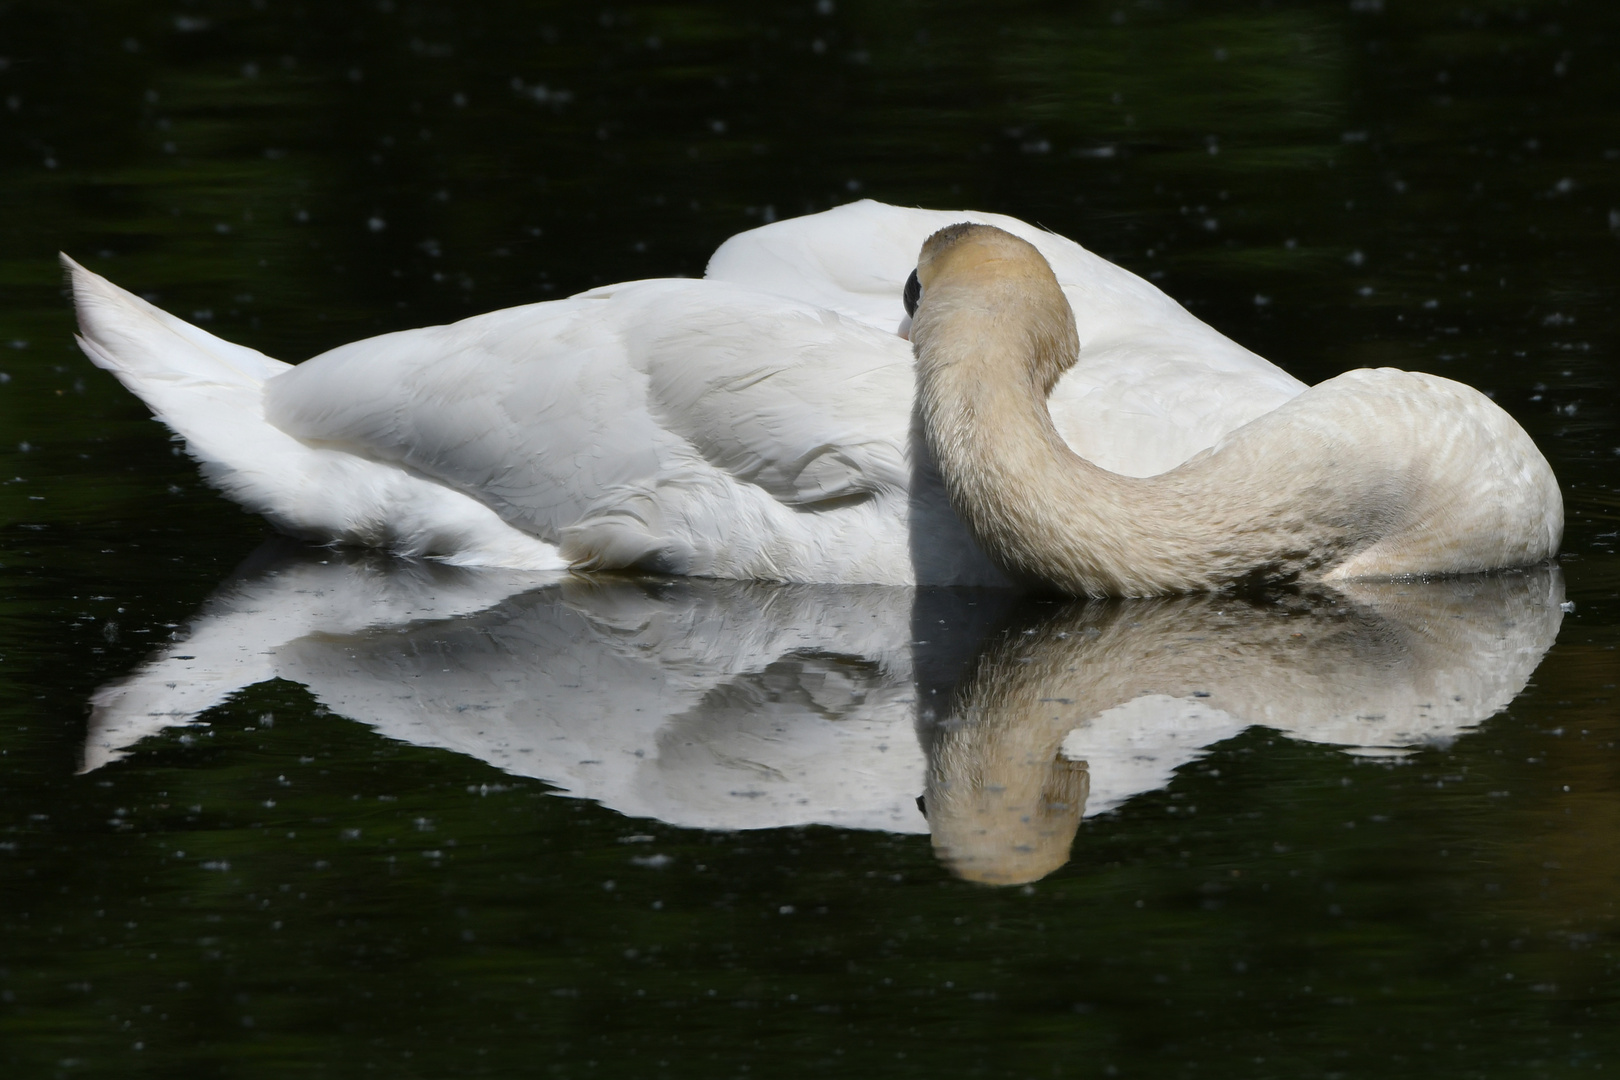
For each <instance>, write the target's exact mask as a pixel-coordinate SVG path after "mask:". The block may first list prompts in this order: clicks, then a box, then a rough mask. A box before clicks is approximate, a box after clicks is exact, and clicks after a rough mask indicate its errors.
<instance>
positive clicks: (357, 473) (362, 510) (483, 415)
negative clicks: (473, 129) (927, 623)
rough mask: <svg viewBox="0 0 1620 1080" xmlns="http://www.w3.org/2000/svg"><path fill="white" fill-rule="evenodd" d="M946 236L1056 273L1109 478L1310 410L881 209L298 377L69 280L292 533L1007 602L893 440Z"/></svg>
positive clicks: (1282, 392)
mask: <svg viewBox="0 0 1620 1080" xmlns="http://www.w3.org/2000/svg"><path fill="white" fill-rule="evenodd" d="M964 220H972V221H980V222H985V223H991V224H996V225H999V226H1001V227H1002V228H1005V229H1007V230H1009V231H1012V232H1014V233H1016V234H1018V235H1020V236H1023V237H1026V238H1027V239H1029V240H1030V241H1031V242H1032V243H1034V244H1035V245H1036V246H1037V247H1038V248H1039V249H1040V250H1041V252H1042V253H1043V254H1044V255H1045V257H1046V258H1047V259H1048V260H1049V261H1050V262H1051V264H1052V267H1053V269H1054V271H1055V272H1056V273H1057V276H1058V279H1059V281H1060V282H1061V283H1062V285H1063V287H1064V290H1065V293H1066V294H1067V296H1068V298H1069V301H1070V303H1071V305H1072V306H1073V308H1074V311H1075V315H1076V319H1077V324H1078V328H1079V336H1080V343H1081V347H1082V348H1081V355H1080V362H1079V363H1078V364H1077V365H1076V366H1075V367H1074V368H1073V369H1072V370H1071V371H1070V372H1069V373H1068V374H1067V375H1066V376H1064V378H1063V380H1062V381H1061V382H1060V383H1059V385H1058V386H1057V388H1056V390H1055V392H1054V394H1053V396H1052V400H1051V408H1052V414H1053V417H1054V419H1055V421H1056V423H1057V425H1058V428H1059V430H1060V431H1061V432H1062V433H1063V436H1064V438H1065V439H1067V440H1068V441H1069V443H1070V444H1071V445H1072V446H1073V447H1074V448H1075V449H1076V450H1077V451H1078V452H1079V453H1080V454H1081V455H1083V456H1084V457H1086V458H1088V459H1090V460H1092V461H1094V462H1096V463H1097V464H1099V465H1101V466H1103V467H1104V468H1107V469H1111V470H1114V471H1116V472H1123V473H1130V474H1134V475H1146V474H1150V473H1156V472H1160V471H1162V470H1164V469H1167V468H1170V467H1171V466H1174V465H1176V464H1178V463H1180V462H1181V461H1183V460H1185V459H1186V458H1188V457H1190V456H1192V455H1193V454H1195V453H1197V452H1198V451H1199V450H1202V449H1204V448H1205V447H1208V446H1210V445H1212V444H1213V443H1214V442H1215V441H1216V440H1217V439H1218V438H1219V437H1220V436H1222V435H1224V434H1225V433H1227V432H1229V431H1231V430H1232V429H1234V428H1236V427H1238V426H1240V425H1242V424H1244V423H1246V422H1247V421H1249V420H1251V419H1253V418H1255V417H1256V416H1259V415H1260V414H1262V413H1265V412H1268V411H1269V410H1271V409H1274V408H1275V407H1277V406H1278V405H1279V404H1281V403H1282V402H1284V401H1286V400H1288V399H1289V398H1291V397H1293V396H1294V395H1296V394H1298V393H1299V392H1300V390H1302V389H1303V385H1302V384H1300V383H1299V382H1297V381H1296V380H1294V379H1292V378H1290V377H1289V376H1287V375H1285V374H1283V373H1282V372H1281V371H1279V370H1278V369H1277V368H1275V367H1273V366H1272V365H1270V364H1268V363H1267V362H1266V361H1264V360H1262V359H1261V358H1259V357H1257V356H1255V355H1254V354H1252V353H1250V352H1248V351H1247V350H1245V349H1243V348H1241V347H1239V346H1237V345H1235V344H1233V343H1232V342H1231V341H1229V340H1227V339H1226V338H1224V337H1222V336H1221V335H1220V334H1218V333H1216V332H1215V331H1214V330H1212V329H1210V328H1209V327H1207V326H1205V325H1204V324H1203V323H1201V322H1199V321H1198V320H1197V319H1195V318H1193V317H1192V316H1191V315H1189V314H1188V313H1187V312H1186V311H1185V310H1184V309H1182V308H1181V307H1180V305H1178V304H1176V303H1175V302H1174V301H1172V300H1170V299H1169V298H1168V297H1166V296H1165V295H1164V294H1163V293H1161V292H1160V291H1159V290H1158V289H1156V288H1154V287H1153V286H1152V285H1150V284H1148V283H1147V282H1145V281H1143V280H1141V279H1140V278H1138V277H1136V276H1135V275H1133V274H1131V273H1129V272H1128V271H1126V270H1123V269H1121V268H1119V267H1117V266H1114V265H1112V264H1111V263H1108V262H1107V261H1105V260H1103V259H1100V258H1098V257H1097V256H1095V255H1092V254H1091V253H1090V252H1087V251H1085V250H1084V249H1083V248H1081V247H1080V246H1079V245H1077V244H1075V243H1073V242H1072V241H1069V240H1066V239H1064V238H1062V237H1059V236H1055V235H1053V234H1050V233H1044V232H1041V231H1040V230H1038V229H1034V228H1032V227H1030V226H1028V225H1025V224H1023V223H1022V222H1018V221H1015V220H1013V219H1011V218H1005V217H1001V216H999V215H993V214H976V213H969V212H960V211H948V212H944V211H926V210H908V209H903V208H899V207H891V206H883V205H881V204H879V203H874V202H859V203H854V204H852V205H849V206H844V207H840V208H838V209H836V210H831V211H828V212H826V213H823V214H817V215H813V216H811V217H806V218H800V219H796V220H793V221H784V222H778V223H775V224H772V225H769V226H766V227H764V228H761V229H756V230H753V231H751V232H747V233H743V234H741V235H739V236H736V237H733V238H732V239H731V240H728V241H727V242H726V243H725V244H723V245H722V246H721V247H720V249H719V250H718V251H717V252H716V253H715V255H714V258H713V260H712V261H711V263H710V266H709V272H708V276H707V277H706V278H705V279H703V280H699V281H688V280H663V281H643V282H632V283H628V284H624V285H615V286H610V287H607V288H602V289H596V290H593V291H591V292H588V293H584V294H581V295H579V296H575V297H571V298H569V299H566V300H558V301H554V302H551V303H545V304H533V305H528V306H524V307H518V308H512V309H509V310H505V311H497V312H492V313H490V314H487V315H482V316H478V317H476V318H472V319H467V320H464V321H462V322H459V323H456V324H454V325H451V326H442V327H432V328H427V329H421V330H411V331H405V332H401V333H396V334H388V335H384V336H382V337H378V338H372V339H369V340H366V341H360V342H355V343H353V344H350V345H345V346H342V347H340V348H338V349H334V350H332V351H331V352H329V353H326V354H325V355H323V356H320V357H317V358H315V359H314V360H311V361H308V362H306V363H304V364H301V365H299V366H298V367H296V368H292V367H289V366H288V365H286V364H282V363H280V362H278V361H275V360H272V359H270V358H268V357H265V356H263V355H261V354H259V353H256V352H254V351H252V350H251V349H246V348H243V347H240V346H236V345H232V344H230V343H227V342H224V341H221V340H219V339H217V338H214V337H212V336H211V335H209V334H207V333H205V332H203V331H201V330H199V329H197V328H196V327H193V326H189V325H187V324H186V323H184V322H181V321H180V320H178V319H176V318H174V317H173V316H170V315H167V314H165V313H163V312H161V311H159V310H157V309H156V308H154V307H152V306H151V305H149V304H146V303H145V302H144V301H141V300H140V299H138V298H137V297H134V296H132V295H130V294H129V293H126V292H124V291H123V290H121V289H118V288H117V287H115V286H113V285H112V284H110V283H109V282H107V281H105V280H103V279H101V278H99V277H97V276H96V275H94V274H91V273H89V272H88V271H85V270H84V269H82V268H80V267H77V266H71V265H70V270H71V271H72V273H73V280H74V291H75V296H76V299H77V303H78V309H79V319H80V327H81V332H82V338H81V340H82V342H83V345H84V348H85V351H86V352H87V354H88V355H89V356H90V357H91V359H92V360H93V361H95V362H96V363H97V364H99V365H101V366H102V367H105V368H107V369H108V370H110V371H112V372H113V373H114V374H115V375H117V377H118V378H119V379H120V380H122V381H123V382H124V383H125V385H127V386H128V387H129V388H130V389H131V390H133V391H134V392H135V393H137V394H138V395H140V396H141V397H142V398H143V399H144V400H145V401H146V402H147V404H148V405H149V406H150V407H151V408H152V410H153V411H154V412H155V413H156V414H157V416H158V417H159V419H161V420H163V421H164V422H165V423H166V424H168V425H169V426H170V427H171V428H173V429H174V430H175V431H176V432H178V433H179V434H181V435H182V436H183V437H184V438H185V440H186V444H187V447H188V449H189V450H190V451H191V453H192V454H193V455H194V456H195V457H197V458H198V459H199V460H200V461H201V462H202V463H203V469H204V472H205V474H206V475H207V476H208V477H209V478H210V480H211V481H213V482H214V483H216V484H217V485H218V486H220V487H221V488H222V489H223V490H224V491H225V492H226V493H227V494H229V495H230V496H231V497H232V498H235V499H237V500H238V501H240V502H242V503H243V504H244V505H246V506H248V507H250V508H252V509H254V510H256V511H258V512H260V513H263V514H265V515H266V516H267V517H269V518H270V519H271V520H272V521H273V522H274V523H275V524H277V525H278V526H279V527H280V528H283V529H285V530H287V531H289V532H292V533H294V534H297V535H302V536H308V537H313V538H316V539H322V540H326V539H343V540H348V541H353V542H358V543H362V544H370V545H375V546H381V547H386V548H390V549H392V550H395V551H398V552H401V553H405V554H419V555H420V554H431V555H437V556H440V557H443V558H446V559H448V560H449V561H452V562H456V563H462V564H482V565H498V566H515V567H524V568H531V569H535V568H538V569H554V568H557V567H560V566H562V565H564V564H570V563H571V564H575V565H579V566H584V567H592V568H613V567H625V566H641V567H645V568H651V569H658V570H664V571H671V572H677V573H687V574H695V575H703V576H715V577H729V578H743V579H761V580H787V581H823V582H827V581H840V582H877V583H888V584H912V583H919V582H920V583H936V584H945V583H958V584H971V583H999V582H1001V581H1002V578H1001V576H1000V574H999V573H998V572H997V571H996V570H995V569H994V568H993V567H992V566H991V565H990V564H989V562H988V561H987V560H986V559H985V558H984V557H983V556H982V555H981V554H980V553H979V551H978V549H977V548H975V547H974V545H973V544H972V543H971V541H970V540H969V539H968V536H967V534H966V532H965V531H964V530H963V528H962V526H961V525H960V523H959V522H958V521H957V519H956V516H955V515H954V513H953V512H952V511H951V509H950V507H949V505H948V504H947V502H946V500H945V497H944V492H943V488H942V486H941V485H940V483H939V480H938V477H937V476H936V475H935V474H934V473H933V471H932V468H931V467H930V466H929V465H928V463H927V462H926V460H925V457H926V455H925V453H924V452H923V451H921V450H920V449H919V447H920V444H919V443H918V441H917V440H916V439H915V437H914V432H913V426H912V395H913V383H914V375H913V360H912V353H911V347H910V344H909V343H908V342H907V341H906V340H904V339H903V338H901V337H900V336H899V335H898V334H897V333H896V331H897V330H898V329H900V328H901V327H902V324H903V323H904V322H905V312H904V310H903V307H902V303H901V290H902V287H903V284H904V282H905V280H906V278H907V275H908V274H909V273H910V272H911V270H912V268H913V267H914V266H915V265H916V260H917V253H918V250H919V249H920V247H921V245H922V243H923V241H924V239H926V238H927V237H928V236H929V235H930V234H931V233H932V232H934V231H935V230H937V229H939V228H941V227H943V226H945V225H949V224H953V223H956V222H960V221H964ZM914 538H915V540H916V541H917V542H916V543H913V539H914Z"/></svg>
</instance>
